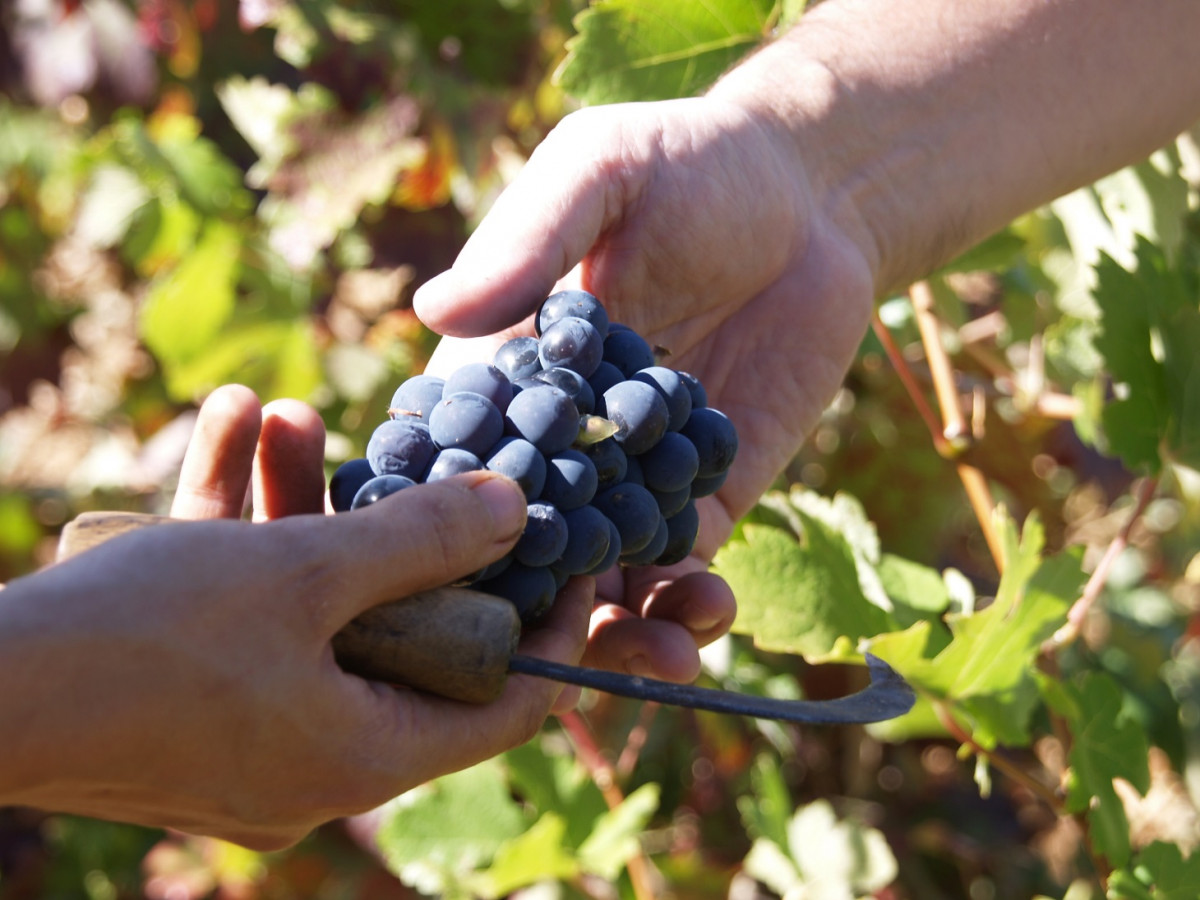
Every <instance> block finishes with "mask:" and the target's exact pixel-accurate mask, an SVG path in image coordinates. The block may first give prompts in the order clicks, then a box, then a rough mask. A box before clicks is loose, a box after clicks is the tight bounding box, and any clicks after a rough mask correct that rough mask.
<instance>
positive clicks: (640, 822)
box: [579, 783, 661, 881]
mask: <svg viewBox="0 0 1200 900" xmlns="http://www.w3.org/2000/svg"><path fill="white" fill-rule="evenodd" d="M660 793H661V792H660V790H659V787H658V785H657V784H653V783H650V784H643V785H642V786H641V787H639V788H638V789H637V790H635V791H634V792H633V793H632V794H629V795H628V796H627V797H626V798H625V799H624V800H622V801H621V804H620V805H619V806H617V807H616V808H615V809H611V810H609V811H608V812H606V813H605V814H604V815H603V816H601V817H600V818H599V819H598V820H597V821H596V822H595V824H594V827H593V829H592V833H591V834H590V835H588V838H587V840H586V841H584V842H583V845H582V846H581V847H580V848H579V861H580V863H581V864H582V865H583V868H584V870H585V871H588V872H591V873H593V874H596V875H599V876H600V877H602V878H605V879H607V880H609V881H611V880H613V879H615V878H616V877H617V876H618V875H619V874H620V873H621V870H622V869H623V868H625V864H626V863H627V862H629V860H630V859H631V858H632V857H633V856H634V855H635V854H637V853H638V851H639V850H640V849H641V844H640V843H639V842H638V836H639V835H640V834H641V833H642V830H643V829H644V828H645V827H646V824H647V823H648V822H649V821H650V817H651V816H653V815H654V813H655V811H656V810H657V809H658V801H659V795H660Z"/></svg>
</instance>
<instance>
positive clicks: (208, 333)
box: [140, 220, 241, 365]
mask: <svg viewBox="0 0 1200 900" xmlns="http://www.w3.org/2000/svg"><path fill="white" fill-rule="evenodd" d="M240 250H241V236H240V235H239V233H238V231H237V229H236V228H234V227H233V226H231V225H227V224H225V223H224V222H221V221H218V220H213V221H210V222H209V223H208V225H207V227H206V228H205V229H204V233H203V234H202V235H201V237H200V240H199V241H198V242H197V243H196V246H195V247H194V248H193V250H192V252H191V253H190V254H189V255H188V256H186V257H185V258H184V260H183V261H182V262H181V263H180V264H179V265H178V266H177V267H176V268H175V269H173V270H172V271H171V272H169V273H168V274H167V275H166V276H165V277H163V278H162V279H160V280H159V281H157V282H156V283H155V284H154V285H153V286H152V287H151V289H150V294H149V296H148V297H147V298H146V302H145V304H144V305H143V307H142V313H141V322H140V328H141V336H142V340H143V341H145V343H146V346H147V347H149V348H150V350H151V351H152V352H153V353H154V355H155V356H157V357H158V358H159V359H160V360H161V361H162V362H163V363H165V364H167V365H170V364H172V363H179V362H184V361H186V360H189V359H192V358H194V357H196V356H199V355H200V354H203V353H205V352H207V351H208V350H209V349H211V345H212V342H213V339H214V338H215V337H216V335H217V333H218V332H219V331H220V329H221V326H222V325H224V324H225V321H226V320H227V319H228V318H229V316H230V314H231V313H232V312H233V307H234V288H235V286H236V283H237V274H238V268H239V262H238V255H239V252H240Z"/></svg>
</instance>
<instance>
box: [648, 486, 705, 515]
mask: <svg viewBox="0 0 1200 900" xmlns="http://www.w3.org/2000/svg"><path fill="white" fill-rule="evenodd" d="M646 490H648V491H649V492H650V495H651V496H652V497H654V502H655V503H657V504H658V511H659V512H660V513H662V514H663V516H664V517H666V518H668V519H669V518H670V517H671V516H673V515H675V514H676V513H677V512H679V511H680V510H682V509H683V508H684V506H686V505H687V502H688V501H689V500H691V499H692V498H693V497H694V495H693V494H692V485H690V484H688V485H685V486H684V487H682V488H680V489H679V490H677V491H656V490H654V489H653V488H646Z"/></svg>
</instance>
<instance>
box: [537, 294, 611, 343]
mask: <svg viewBox="0 0 1200 900" xmlns="http://www.w3.org/2000/svg"><path fill="white" fill-rule="evenodd" d="M568 316H574V317H575V318H577V319H584V320H585V321H588V322H590V323H591V324H592V326H593V327H594V328H595V329H596V331H598V332H599V333H600V337H601V338H604V337H606V336H607V335H608V313H607V312H606V311H605V309H604V306H603V305H602V304H601V303H600V300H599V299H598V298H597V297H596V296H595V294H589V293H588V292H587V291H580V290H566V291H559V292H558V293H556V294H551V295H550V296H549V297H547V298H546V299H545V300H543V301H542V305H541V308H540V309H538V314H537V316H536V317H535V318H534V323H533V327H534V331H535V332H536V333H537V334H538V336H539V337H540V336H541V334H542V332H544V331H545V330H546V329H547V328H549V327H550V326H551V325H553V324H554V323H555V322H557V321H558V320H559V319H565V318H567V317H568Z"/></svg>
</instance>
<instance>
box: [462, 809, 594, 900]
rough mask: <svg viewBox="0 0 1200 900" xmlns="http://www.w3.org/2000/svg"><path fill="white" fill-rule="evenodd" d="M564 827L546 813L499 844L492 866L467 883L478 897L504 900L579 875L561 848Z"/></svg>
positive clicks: (573, 860)
mask: <svg viewBox="0 0 1200 900" xmlns="http://www.w3.org/2000/svg"><path fill="white" fill-rule="evenodd" d="M566 830H567V825H566V823H565V822H564V821H563V820H562V817H561V816H556V815H555V814H554V813H546V814H545V815H543V816H542V817H541V818H540V819H538V820H537V822H535V823H534V825H533V827H532V828H530V829H529V830H528V831H526V832H525V833H524V834H522V835H520V836H519V837H515V838H513V839H512V840H510V841H508V842H506V843H505V844H503V845H502V846H501V847H500V848H499V849H498V850H497V851H496V855H495V858H494V859H493V861H492V864H491V865H490V866H488V868H487V869H485V870H484V871H482V872H479V873H477V874H476V875H474V876H472V877H471V878H470V879H469V883H470V886H471V887H472V888H473V889H474V891H475V892H476V893H478V894H479V895H480V896H482V897H487V898H494V897H504V896H507V895H508V894H511V893H512V892H513V891H515V890H517V889H519V888H523V887H527V886H529V885H531V884H536V883H538V882H539V881H562V880H567V879H570V878H574V877H575V876H576V875H577V874H579V863H578V861H577V860H576V859H575V857H574V856H573V855H572V854H571V853H570V852H568V851H567V850H566V849H565V847H564V845H563V838H564V837H565V836H566Z"/></svg>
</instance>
